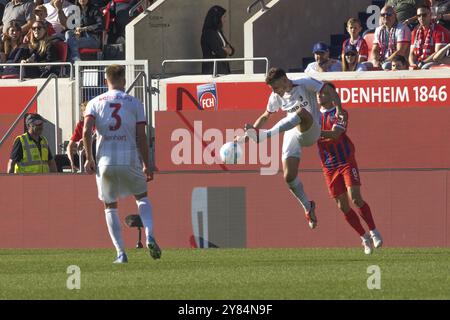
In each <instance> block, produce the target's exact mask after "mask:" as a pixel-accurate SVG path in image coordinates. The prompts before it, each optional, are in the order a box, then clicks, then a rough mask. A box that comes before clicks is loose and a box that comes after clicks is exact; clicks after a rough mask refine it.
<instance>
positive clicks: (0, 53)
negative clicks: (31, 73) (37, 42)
mask: <svg viewBox="0 0 450 320" xmlns="http://www.w3.org/2000/svg"><path fill="white" fill-rule="evenodd" d="M29 56H30V50H29V49H28V46H27V45H25V44H24V43H23V35H22V28H21V25H20V24H19V23H18V22H17V21H15V20H12V21H10V22H9V23H8V26H7V28H6V34H4V35H3V43H2V48H1V50H0V62H1V63H20V62H21V61H22V60H23V59H26V58H28V57H29ZM2 71H3V72H2V73H3V74H8V75H14V74H16V75H18V74H19V67H15V66H11V67H3V70H2Z"/></svg>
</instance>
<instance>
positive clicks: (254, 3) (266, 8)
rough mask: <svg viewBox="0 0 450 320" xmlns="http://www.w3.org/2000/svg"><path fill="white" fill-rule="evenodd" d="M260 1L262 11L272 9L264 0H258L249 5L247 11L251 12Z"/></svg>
mask: <svg viewBox="0 0 450 320" xmlns="http://www.w3.org/2000/svg"><path fill="white" fill-rule="evenodd" d="M258 3H261V11H262V12H264V11H266V10H269V9H270V8H269V7H267V6H266V4H265V2H264V0H256V1H254V2H253V3H252V4H251V5H249V6H248V7H247V13H250V12H251V11H252V9H253V7H254V6H256V5H257V4H258Z"/></svg>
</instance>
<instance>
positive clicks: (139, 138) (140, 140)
mask: <svg viewBox="0 0 450 320" xmlns="http://www.w3.org/2000/svg"><path fill="white" fill-rule="evenodd" d="M136 143H137V147H138V150H139V153H140V154H141V157H142V162H143V169H142V170H143V171H144V174H145V176H146V177H147V182H148V181H150V180H153V171H152V168H151V167H150V161H149V153H150V151H149V148H148V143H147V134H146V133H145V123H138V124H137V125H136Z"/></svg>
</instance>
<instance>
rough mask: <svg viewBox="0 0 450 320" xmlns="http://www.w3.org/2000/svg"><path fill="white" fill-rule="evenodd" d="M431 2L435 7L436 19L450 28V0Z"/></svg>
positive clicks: (446, 27) (432, 0) (434, 0)
mask: <svg viewBox="0 0 450 320" xmlns="http://www.w3.org/2000/svg"><path fill="white" fill-rule="evenodd" d="M431 4H432V6H433V7H434V8H435V9H434V10H435V13H436V21H437V22H438V23H439V24H441V25H442V26H443V27H444V28H445V29H447V30H450V0H431Z"/></svg>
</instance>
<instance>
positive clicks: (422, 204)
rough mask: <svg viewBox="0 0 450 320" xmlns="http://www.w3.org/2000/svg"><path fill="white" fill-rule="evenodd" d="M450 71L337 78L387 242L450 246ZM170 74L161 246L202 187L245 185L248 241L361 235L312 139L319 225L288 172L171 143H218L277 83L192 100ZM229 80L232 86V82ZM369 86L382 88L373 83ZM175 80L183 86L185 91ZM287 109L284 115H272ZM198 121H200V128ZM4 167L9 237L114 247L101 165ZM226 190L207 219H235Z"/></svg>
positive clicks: (158, 179)
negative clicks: (288, 181) (330, 190)
mask: <svg viewBox="0 0 450 320" xmlns="http://www.w3.org/2000/svg"><path fill="white" fill-rule="evenodd" d="M449 82H450V81H449V79H448V78H439V79H432V80H427V79H402V80H401V81H400V82H399V81H398V80H397V81H396V82H389V81H388V80H385V79H384V80H380V79H378V80H367V81H366V80H360V81H353V82H352V81H347V80H346V81H344V80H343V81H336V82H335V83H336V84H337V86H338V90H341V91H340V93H341V95H342V97H343V100H344V106H345V107H347V108H348V110H349V122H350V124H349V131H348V132H349V135H350V137H351V138H352V140H353V142H354V143H355V146H356V157H357V160H358V164H359V167H360V171H361V179H362V183H363V186H362V192H363V195H364V198H365V200H366V201H367V202H368V203H369V204H370V206H371V208H372V211H373V214H374V217H375V220H376V222H377V224H378V228H379V229H380V230H381V232H382V234H383V235H384V240H385V244H386V246H403V247H434V246H441V247H442V246H450V219H449V218H450V217H449V213H450V208H449V206H450V201H449V200H450V185H449V184H450V182H449V181H450V180H449V174H450V170H449V165H448V164H449V163H450V141H449V140H450V139H448V138H447V136H448V133H447V131H448V128H449V125H448V119H450V103H449V99H448V87H449V85H450V83H449ZM173 85H174V88H181V89H176V90H175V91H174V92H175V95H173V94H169V91H170V89H169V85H168V88H167V107H168V110H172V111H168V112H157V113H156V117H155V123H156V124H157V125H156V132H155V135H156V142H157V143H156V151H155V155H156V165H157V167H158V170H159V172H158V173H157V174H156V176H155V181H153V182H151V183H150V184H149V187H150V198H151V200H152V203H153V206H154V219H155V233H156V236H157V237H158V239H159V241H160V242H161V245H162V246H163V247H189V246H191V244H192V242H191V237H192V235H193V234H194V222H193V221H194V219H193V215H195V214H197V212H196V210H198V209H197V208H196V207H195V205H194V202H195V201H194V200H193V198H194V197H193V192H194V190H198V189H199V188H200V189H201V188H204V187H207V188H211V189H214V188H218V187H221V188H222V189H220V190H226V188H230V187H237V188H238V189H239V190H243V193H244V200H243V201H242V206H243V208H244V210H243V212H244V214H245V220H244V222H245V246H246V247H252V248H253V247H347V246H360V243H359V242H360V241H359V239H358V237H357V236H356V235H355V234H354V232H353V230H351V229H350V227H348V226H347V224H346V223H345V222H344V220H343V218H342V216H341V214H340V213H339V211H338V209H337V208H336V206H335V203H334V201H333V200H332V199H330V198H329V196H328V194H327V190H326V187H325V183H324V180H323V177H322V173H321V171H320V165H319V161H318V155H317V149H316V147H315V146H313V147H310V148H306V149H304V155H303V157H302V162H301V168H300V176H301V178H302V180H303V182H304V185H305V188H306V191H307V192H308V194H309V195H310V197H311V198H312V199H314V200H315V201H316V203H317V206H318V207H317V214H318V218H319V228H318V229H316V230H313V231H312V230H309V229H308V228H307V224H306V221H305V219H304V216H303V210H302V209H301V208H300V206H299V204H298V203H297V202H296V201H295V199H294V198H293V197H292V196H291V194H290V193H289V191H288V189H287V187H286V185H285V183H284V182H283V178H282V174H281V172H278V173H277V174H276V175H264V176H263V175H260V173H259V169H260V167H262V166H263V165H261V164H242V165H223V164H221V163H216V164H212V165H208V164H206V163H205V161H204V159H203V158H200V163H198V164H195V163H194V164H175V163H174V161H173V157H172V152H173V150H174V148H176V146H177V145H178V144H179V142H180V141H179V140H176V139H174V136H173V135H174V133H175V132H177V130H179V131H178V132H180V130H181V132H184V133H187V134H188V136H190V139H191V140H190V142H189V145H190V146H191V147H192V149H195V148H197V150H200V151H201V152H205V151H206V152H210V150H209V149H208V148H209V146H208V145H209V144H210V143H211V142H212V141H210V140H211V137H205V132H206V131H207V130H208V129H216V131H214V133H215V134H217V135H220V136H222V135H223V134H224V133H225V132H226V129H236V128H242V125H243V124H244V123H245V122H253V121H254V119H255V118H256V117H257V116H258V115H259V114H260V113H261V112H262V110H263V109H261V106H264V105H265V104H266V99H267V95H268V92H269V91H268V90H267V87H266V86H265V85H264V84H263V83H256V82H255V83H244V84H242V83H239V84H237V83H234V84H233V83H231V84H230V83H229V84H225V83H222V84H220V85H219V84H218V87H217V94H218V98H219V111H217V112H202V111H198V110H194V109H196V106H195V103H193V104H192V105H191V106H189V105H188V104H189V103H191V102H192V101H191V100H192V99H191V98H185V96H188V95H186V92H190V91H189V90H191V92H190V95H192V96H193V97H196V91H195V86H194V87H192V88H193V89H192V88H191V89H189V86H190V84H173ZM222 85H224V86H231V87H230V88H234V90H231V89H230V91H224V90H222V87H221V86H222ZM366 87H369V88H374V89H370V90H371V91H370V92H369V91H364V90H366V89H363V88H366ZM393 87H394V89H392V88H393ZM241 88H242V90H244V91H241ZM377 88H378V89H377ZM384 88H387V89H384ZM396 88H399V89H396ZM404 88H406V89H404ZM433 88H434V89H433ZM177 90H178V91H180V92H181V91H182V92H184V93H183V95H182V96H181V98H180V95H179V94H178V96H177V94H176V91H177ZM192 90H194V91H192ZM263 90H265V91H263ZM367 90H369V89H367ZM398 90H400V91H398ZM405 90H406V91H407V93H405V92H406V91H405ZM347 93H350V94H351V96H349V97H346V96H345V95H346V94H347ZM367 94H368V95H369V97H366V96H367ZM230 95H232V96H230ZM177 97H178V98H177ZM357 97H360V98H357ZM174 99H175V100H174ZM177 99H178V100H177ZM179 99H181V100H179ZM184 99H188V100H186V101H190V102H186V101H185V100H184ZM194 99H195V98H194ZM361 99H362V100H361ZM364 99H369V100H370V101H369V102H364ZM377 99H378V100H377ZM227 101H228V102H227ZM361 101H363V102H361ZM244 105H246V106H250V107H248V108H247V107H244ZM236 109H239V110H236ZM175 110H182V111H179V112H177V111H175ZM281 116H282V114H281V113H279V114H277V115H275V117H274V119H273V120H271V124H273V123H274V122H275V121H276V120H277V119H279V118H280V117H281ZM199 125H200V126H201V129H202V130H201V131H200V132H195V134H194V132H193V131H194V128H197V129H198V128H199ZM211 132H212V131H210V133H211ZM208 150H209V151H208ZM275 151H278V150H274V152H275ZM193 157H194V156H192V157H191V160H192V161H193V160H194V158H193ZM192 161H191V162H192ZM278 169H280V168H279V167H278ZM0 179H1V181H2V183H1V184H0V205H1V207H2V208H3V209H2V210H1V219H2V223H1V224H0V247H3V248H5V247H54V248H56V247H80V248H83V247H111V243H110V240H109V236H108V233H107V229H106V225H105V221H104V213H103V210H102V205H101V203H100V201H99V200H98V199H97V197H96V186H95V179H94V177H92V176H85V175H69V174H68V175H47V176H7V175H2V176H1V178H0ZM49 190H50V191H49ZM214 190H216V191H217V190H218V189H214ZM224 199H225V200H223V201H222V202H221V203H220V207H215V208H211V209H210V212H209V213H210V214H211V215H210V216H208V219H211V220H214V219H216V217H215V215H217V213H215V212H226V218H229V219H228V220H230V221H231V215H232V213H233V212H234V209H233V208H234V205H235V203H234V202H233V201H231V200H229V201H228V200H227V199H228V198H227V197H226V195H225V194H224ZM227 201H228V202H227ZM238 209H239V210H240V209H241V208H238ZM120 213H121V217H122V221H123V219H124V218H125V216H126V215H128V214H131V213H136V208H135V204H134V201H133V200H131V199H127V200H125V201H122V202H121V203H120ZM211 223H212V221H211ZM200 224H201V223H200V222H199V225H200ZM224 229H226V230H225V231H224V235H223V237H225V238H226V237H233V235H234V234H235V232H237V231H236V230H238V229H239V230H240V231H239V232H242V230H241V229H242V228H238V226H233V224H232V223H226V224H224ZM136 233H137V232H136V230H130V229H128V228H126V227H124V234H125V243H126V245H127V246H128V247H133V246H134V244H135V242H136Z"/></svg>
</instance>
